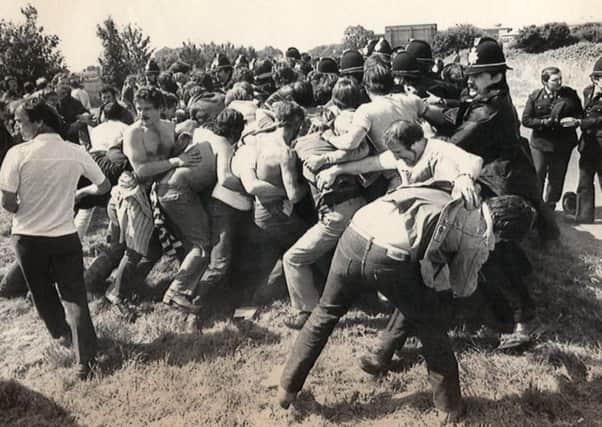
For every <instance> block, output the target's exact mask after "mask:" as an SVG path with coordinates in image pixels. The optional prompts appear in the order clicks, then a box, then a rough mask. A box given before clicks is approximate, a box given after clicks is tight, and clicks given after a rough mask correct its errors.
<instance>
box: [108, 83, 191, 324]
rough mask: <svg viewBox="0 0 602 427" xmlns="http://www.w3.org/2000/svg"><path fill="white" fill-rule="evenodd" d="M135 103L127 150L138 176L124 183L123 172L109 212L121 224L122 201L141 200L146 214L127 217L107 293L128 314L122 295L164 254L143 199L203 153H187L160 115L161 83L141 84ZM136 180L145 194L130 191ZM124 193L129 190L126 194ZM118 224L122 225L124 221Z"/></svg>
mask: <svg viewBox="0 0 602 427" xmlns="http://www.w3.org/2000/svg"><path fill="white" fill-rule="evenodd" d="M134 102H135V104H136V110H137V111H138V116H139V118H140V119H139V120H138V121H136V122H135V123H134V124H133V125H131V126H130V127H129V128H128V129H127V130H126V132H125V135H124V141H123V153H124V154H125V156H126V157H127V158H128V160H129V161H130V164H131V166H132V168H133V170H134V175H135V179H134V177H132V176H131V175H130V177H129V185H128V186H127V187H125V188H124V184H126V181H128V179H127V177H124V175H125V174H124V175H122V178H121V179H120V183H119V185H118V186H117V187H116V188H115V189H114V190H113V192H112V197H111V201H110V202H109V207H108V210H109V217H110V218H111V222H112V223H114V224H119V220H118V215H117V212H118V211H123V210H125V209H123V204H124V203H132V200H135V201H137V202H138V203H139V204H138V208H139V210H137V212H140V215H141V216H142V217H144V218H141V217H138V218H136V217H134V218H131V217H130V218H128V224H127V225H128V227H127V229H126V230H123V229H122V230H121V232H122V234H123V233H124V232H125V234H126V242H125V243H126V252H125V256H124V257H123V258H122V260H121V262H120V264H119V267H118V270H117V275H116V277H115V282H114V283H113V286H111V288H109V290H108V291H107V293H106V295H105V296H106V298H107V299H108V300H109V301H110V302H111V303H113V304H115V305H116V306H117V308H119V310H120V311H121V312H122V313H124V314H126V315H129V314H130V310H129V308H128V306H127V304H125V301H124V300H127V299H129V297H130V296H131V292H132V290H133V286H132V285H133V282H134V278H136V279H143V278H144V277H146V275H147V274H148V273H149V272H150V270H151V269H152V266H153V265H154V263H155V262H156V261H157V260H158V259H159V257H160V256H161V250H160V245H159V244H158V241H157V237H156V234H155V233H153V232H152V230H153V229H154V225H153V224H152V213H151V212H148V211H149V210H150V204H148V203H145V202H144V201H145V200H147V199H146V198H147V197H148V193H149V191H150V188H151V184H152V183H153V182H154V181H156V180H158V179H160V178H161V176H162V175H163V174H164V173H166V172H168V171H171V170H173V169H177V168H188V167H191V166H195V165H197V164H198V163H199V162H200V160H201V153H200V151H199V150H198V149H197V148H192V149H190V150H187V151H185V152H183V151H184V148H185V145H184V144H185V142H177V141H176V140H175V129H174V124H173V123H171V122H168V121H164V120H161V118H160V117H161V107H162V96H161V92H160V91H159V90H158V89H157V88H155V87H143V88H141V89H139V90H138V91H137V92H136V95H135V97H134ZM136 184H137V185H138V187H139V189H138V192H139V194H138V195H139V196H141V197H133V196H131V194H132V192H133V191H134V187H135V185H136ZM126 185H127V184H126ZM124 193H127V197H126V194H124ZM127 211H130V210H129V209H127ZM148 218H150V225H149V222H148ZM120 226H121V227H123V226H124V224H120ZM149 228H150V230H151V231H150V232H149ZM114 237H116V236H114Z"/></svg>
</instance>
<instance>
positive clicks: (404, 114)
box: [353, 94, 426, 153]
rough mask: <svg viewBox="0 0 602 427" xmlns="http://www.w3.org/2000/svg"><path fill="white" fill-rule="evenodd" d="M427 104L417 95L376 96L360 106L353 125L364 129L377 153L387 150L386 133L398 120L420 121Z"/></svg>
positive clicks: (354, 116)
mask: <svg viewBox="0 0 602 427" xmlns="http://www.w3.org/2000/svg"><path fill="white" fill-rule="evenodd" d="M425 110H426V104H425V103H424V101H423V100H422V99H420V98H419V97H417V96H416V95H406V94H395V95H384V96H375V97H373V98H372V101H371V102H368V103H367V104H362V105H360V106H359V107H358V108H357V110H356V111H355V114H354V115H353V125H354V126H357V127H361V128H363V129H364V130H365V131H366V133H367V134H368V136H369V137H370V141H371V142H372V145H373V146H374V149H375V150H376V152H377V153H382V152H383V151H386V150H387V147H386V146H385V141H384V138H383V137H384V134H385V131H386V130H387V129H388V128H389V126H391V124H392V123H393V122H396V121H398V120H409V121H415V120H418V118H419V117H421V116H422V115H423V114H424V111H425Z"/></svg>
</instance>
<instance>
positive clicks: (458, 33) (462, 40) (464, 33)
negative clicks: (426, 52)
mask: <svg viewBox="0 0 602 427" xmlns="http://www.w3.org/2000/svg"><path fill="white" fill-rule="evenodd" d="M482 35H483V33H482V31H481V30H480V29H479V28H477V27H475V26H474V25H470V24H459V25H456V26H455V27H452V28H448V29H447V30H444V31H438V32H437V34H435V38H434V39H433V44H432V46H433V51H434V53H435V54H436V55H448V54H450V53H451V52H453V51H454V50H456V49H466V48H468V47H471V46H472V43H473V41H474V39H475V38H476V37H481V36H482Z"/></svg>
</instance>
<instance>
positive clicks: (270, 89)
mask: <svg viewBox="0 0 602 427" xmlns="http://www.w3.org/2000/svg"><path fill="white" fill-rule="evenodd" d="M272 70H273V64H272V62H271V61H270V60H269V59H263V60H262V59H260V60H258V61H257V62H256V63H255V67H254V68H253V74H254V75H255V78H254V83H255V93H254V98H255V99H256V100H257V101H258V102H259V103H260V104H261V103H263V102H264V101H265V100H266V99H268V97H269V96H270V95H271V94H272V93H274V91H276V85H275V83H274V79H273V78H272Z"/></svg>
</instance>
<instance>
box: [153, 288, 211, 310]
mask: <svg viewBox="0 0 602 427" xmlns="http://www.w3.org/2000/svg"><path fill="white" fill-rule="evenodd" d="M190 298H191V297H189V296H187V295H182V294H179V293H175V292H170V291H169V290H167V292H165V295H164V296H163V304H166V305H169V306H171V307H173V308H177V309H179V310H182V311H184V312H186V313H190V314H199V312H200V311H201V308H202V307H201V305H200V304H195V302H194V301H192V300H191V299H190Z"/></svg>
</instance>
